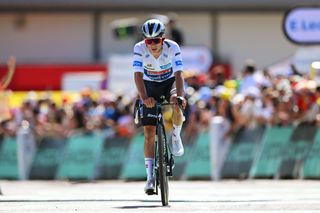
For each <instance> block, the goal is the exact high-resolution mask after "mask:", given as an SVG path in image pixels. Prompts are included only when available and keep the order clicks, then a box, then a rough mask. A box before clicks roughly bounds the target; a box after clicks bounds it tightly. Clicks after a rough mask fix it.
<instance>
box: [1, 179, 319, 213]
mask: <svg viewBox="0 0 320 213" xmlns="http://www.w3.org/2000/svg"><path fill="white" fill-rule="evenodd" d="M0 187H1V190H2V193H3V195H1V196H0V212H10V213H11V212H13V213H15V212H24V213H25V212H42V213H46V212H94V213H100V212H104V213H106V212H108V213H109V212H152V213H153V212H168V211H169V212H229V213H230V212H268V213H270V212H320V181H315V180H309V181H308V180H245V181H236V180H228V181H220V182H211V181H171V182H170V198H169V199H170V205H169V207H162V205H161V201H160V196H158V195H153V196H147V195H145V194H144V192H143V187H144V182H125V181H97V182H71V181H4V180H1V181H0Z"/></svg>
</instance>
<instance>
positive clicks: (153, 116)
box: [147, 113, 157, 118]
mask: <svg viewBox="0 0 320 213" xmlns="http://www.w3.org/2000/svg"><path fill="white" fill-rule="evenodd" d="M147 117H148V118H157V115H153V114H150V113H149V114H147Z"/></svg>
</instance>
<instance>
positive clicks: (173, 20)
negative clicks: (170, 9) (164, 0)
mask: <svg viewBox="0 0 320 213" xmlns="http://www.w3.org/2000/svg"><path fill="white" fill-rule="evenodd" d="M168 17H169V22H168V24H167V29H168V33H167V37H168V38H169V39H171V40H173V41H175V42H177V43H178V44H179V45H180V46H183V45H184V36H183V33H182V31H181V30H180V29H179V28H178V27H177V20H178V15H177V14H176V13H169V14H168Z"/></svg>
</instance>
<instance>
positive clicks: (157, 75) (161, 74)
mask: <svg viewBox="0 0 320 213" xmlns="http://www.w3.org/2000/svg"><path fill="white" fill-rule="evenodd" d="M172 73H173V70H172V68H171V67H170V68H169V69H165V70H161V71H150V70H147V69H144V74H145V75H146V76H147V77H148V78H150V79H151V80H154V81H162V80H166V79H168V78H169V77H170V76H171V75H172Z"/></svg>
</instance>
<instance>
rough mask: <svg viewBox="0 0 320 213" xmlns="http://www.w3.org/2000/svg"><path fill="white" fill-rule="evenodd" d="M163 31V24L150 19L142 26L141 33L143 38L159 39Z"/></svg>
mask: <svg viewBox="0 0 320 213" xmlns="http://www.w3.org/2000/svg"><path fill="white" fill-rule="evenodd" d="M165 29H166V28H165V26H164V24H163V23H162V22H161V21H159V20H158V19H150V20H148V21H146V22H145V23H144V24H143V25H142V33H143V35H144V37H145V38H155V37H161V36H162V35H163V33H164V31H165Z"/></svg>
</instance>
